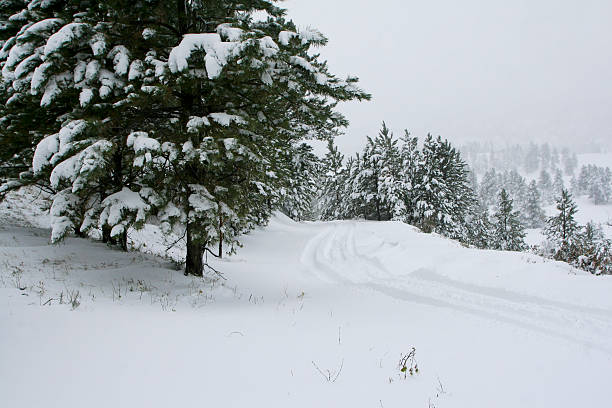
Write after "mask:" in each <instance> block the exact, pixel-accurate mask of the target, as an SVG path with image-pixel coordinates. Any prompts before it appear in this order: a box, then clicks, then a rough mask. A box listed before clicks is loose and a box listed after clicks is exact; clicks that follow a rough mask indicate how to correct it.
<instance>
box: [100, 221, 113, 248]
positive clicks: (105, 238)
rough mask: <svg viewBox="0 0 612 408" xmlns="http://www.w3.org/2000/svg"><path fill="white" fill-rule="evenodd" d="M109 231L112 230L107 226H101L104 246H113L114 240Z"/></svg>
mask: <svg viewBox="0 0 612 408" xmlns="http://www.w3.org/2000/svg"><path fill="white" fill-rule="evenodd" d="M111 230H112V228H111V227H110V225H108V224H105V225H103V226H102V242H104V243H105V244H109V245H114V244H115V239H114V238H113V237H111Z"/></svg>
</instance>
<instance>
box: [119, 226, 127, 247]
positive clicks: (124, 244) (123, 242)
mask: <svg viewBox="0 0 612 408" xmlns="http://www.w3.org/2000/svg"><path fill="white" fill-rule="evenodd" d="M119 245H120V246H121V249H122V250H123V251H125V252H127V250H128V245H127V228H126V230H125V231H123V232H122V233H121V236H120V237H119Z"/></svg>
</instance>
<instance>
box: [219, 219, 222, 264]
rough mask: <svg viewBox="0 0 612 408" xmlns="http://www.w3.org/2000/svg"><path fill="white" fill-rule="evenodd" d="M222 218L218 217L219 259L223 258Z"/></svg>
mask: <svg viewBox="0 0 612 408" xmlns="http://www.w3.org/2000/svg"><path fill="white" fill-rule="evenodd" d="M222 230H223V217H222V216H219V258H223V232H221V231H222Z"/></svg>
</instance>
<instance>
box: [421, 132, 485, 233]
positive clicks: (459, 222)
mask: <svg viewBox="0 0 612 408" xmlns="http://www.w3.org/2000/svg"><path fill="white" fill-rule="evenodd" d="M412 193H413V206H412V208H414V213H413V219H414V222H415V223H416V224H417V226H419V227H420V228H421V229H423V230H424V231H436V232H438V233H441V234H444V235H447V236H450V237H451V238H456V239H461V238H462V236H463V235H464V234H465V218H466V214H467V212H468V209H469V208H470V207H471V206H472V205H473V201H474V199H475V195H474V192H473V191H472V189H471V188H470V184H469V179H468V169H467V165H466V164H465V162H464V161H463V159H462V158H461V155H460V154H459V152H458V151H457V150H455V149H454V148H453V147H452V146H451V145H450V143H449V142H448V141H446V140H444V141H442V138H441V137H440V136H438V137H437V138H436V139H434V138H433V137H432V136H431V135H428V136H427V138H426V139H425V143H424V145H423V150H422V153H421V161H420V162H419V165H418V167H417V171H416V177H415V184H414V187H413V191H412Z"/></svg>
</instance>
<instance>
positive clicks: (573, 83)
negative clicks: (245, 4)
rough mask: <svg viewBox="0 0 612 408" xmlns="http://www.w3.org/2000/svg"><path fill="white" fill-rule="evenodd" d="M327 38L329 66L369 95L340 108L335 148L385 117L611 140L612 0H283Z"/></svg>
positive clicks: (522, 137)
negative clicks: (342, 122) (342, 117)
mask: <svg viewBox="0 0 612 408" xmlns="http://www.w3.org/2000/svg"><path fill="white" fill-rule="evenodd" d="M280 5H281V6H282V7H285V8H288V9H289V17H290V18H291V19H293V20H294V21H295V22H296V24H297V25H298V26H306V25H308V26H312V27H315V28H317V29H319V30H320V31H321V32H323V33H324V34H325V35H326V36H327V37H328V38H329V40H330V41H329V45H328V46H327V47H325V48H324V49H322V50H321V53H322V55H323V57H324V58H325V59H327V60H328V62H329V65H330V68H331V71H332V72H333V73H335V74H338V75H340V76H345V75H346V74H352V75H356V76H358V77H359V78H360V79H361V85H362V87H363V88H365V89H366V90H367V91H368V92H370V93H372V94H373V100H372V101H371V102H365V103H361V104H357V103H351V104H347V105H344V106H343V107H342V108H341V110H342V111H343V112H344V113H345V114H346V115H347V117H348V119H349V120H350V121H351V126H350V127H349V128H348V129H347V131H346V133H347V135H346V136H342V137H341V138H339V139H338V144H339V146H340V147H341V148H343V149H344V150H346V151H356V150H358V149H360V146H361V145H362V143H363V141H364V139H365V135H366V134H367V135H374V134H375V133H376V132H377V131H378V129H379V127H380V122H381V121H382V120H385V121H386V122H387V124H388V125H389V126H390V127H391V128H392V129H393V130H395V131H396V134H398V133H399V132H400V131H401V130H402V129H404V128H407V129H409V130H410V131H411V132H412V133H413V134H415V135H419V136H422V135H424V134H426V133H427V132H431V133H434V134H440V135H442V136H443V137H446V138H448V139H450V140H452V141H455V142H458V143H460V142H464V141H469V140H493V141H498V142H502V143H504V142H515V141H516V142H527V141H530V140H534V141H538V142H542V141H550V142H557V143H560V144H570V145H578V146H579V145H580V144H581V143H584V142H585V141H591V140H593V141H598V142H600V143H607V144H608V146H612V0H582V1H579V0H575V1H569V0H556V1H554V0H512V1H508V0H462V1H458V0H419V1H416V0H382V1H378V2H376V1H365V0H288V1H285V2H282V3H280Z"/></svg>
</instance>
